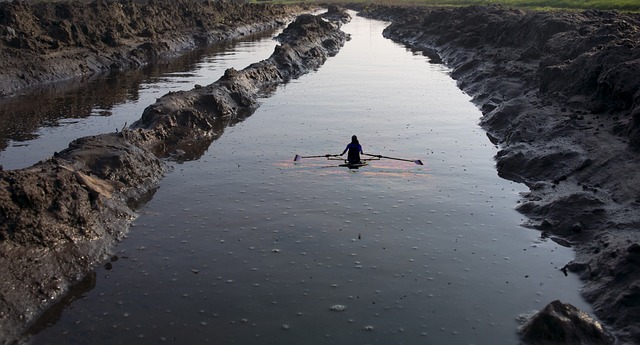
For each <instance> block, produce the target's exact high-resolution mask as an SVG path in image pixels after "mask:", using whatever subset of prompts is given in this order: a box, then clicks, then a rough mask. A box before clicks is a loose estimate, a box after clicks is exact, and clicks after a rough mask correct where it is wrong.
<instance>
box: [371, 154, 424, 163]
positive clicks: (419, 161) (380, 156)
mask: <svg viewBox="0 0 640 345" xmlns="http://www.w3.org/2000/svg"><path fill="white" fill-rule="evenodd" d="M363 155H365V156H369V157H378V158H386V159H395V160H397V161H404V162H413V163H416V164H418V165H424V164H422V161H421V160H419V159H416V160H413V159H404V158H395V157H387V156H382V155H370V154H366V153H363Z"/></svg>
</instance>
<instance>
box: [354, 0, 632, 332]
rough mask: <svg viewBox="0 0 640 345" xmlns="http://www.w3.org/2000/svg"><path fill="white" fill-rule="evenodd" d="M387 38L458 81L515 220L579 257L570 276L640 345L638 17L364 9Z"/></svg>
mask: <svg viewBox="0 0 640 345" xmlns="http://www.w3.org/2000/svg"><path fill="white" fill-rule="evenodd" d="M361 14H364V15H365V16H369V17H373V18H379V19H385V20H390V21H392V22H393V24H392V25H391V26H390V27H388V28H387V29H386V30H385V32H384V34H385V36H386V37H389V38H391V39H393V40H396V41H398V42H402V43H404V44H406V45H407V46H409V47H411V48H412V49H414V50H416V51H422V52H423V53H424V54H425V55H427V56H429V57H431V59H432V61H433V62H436V63H440V62H442V63H444V64H445V65H447V66H449V67H450V68H451V69H452V72H451V74H452V76H453V77H454V78H455V79H456V80H457V81H458V85H459V87H460V88H461V89H462V90H464V91H466V92H467V93H468V94H470V95H471V96H472V97H473V100H474V102H475V103H476V104H477V105H478V107H479V108H480V109H481V110H482V112H483V117H482V119H481V121H480V123H481V125H482V126H483V127H484V128H485V129H486V130H487V131H488V136H489V139H490V140H491V141H492V142H493V143H494V144H496V145H498V147H500V149H501V150H500V151H499V153H498V154H497V156H496V162H497V163H496V165H497V169H498V172H499V174H500V175H501V176H502V177H504V178H507V179H511V180H514V181H518V182H523V183H525V184H526V185H527V186H528V187H529V188H530V192H529V193H527V194H526V195H523V198H522V201H521V203H520V204H519V205H518V210H519V211H520V212H522V213H524V214H525V215H527V216H528V217H529V219H530V220H531V221H530V223H529V224H528V225H529V226H532V227H535V228H538V229H540V230H542V231H543V232H542V235H543V236H554V237H556V236H557V238H556V241H558V242H559V243H562V244H565V245H571V246H573V247H574V248H575V250H576V252H577V257H576V260H575V261H574V262H571V263H568V265H567V266H566V267H565V270H566V271H570V272H573V273H575V274H578V275H580V277H581V278H582V279H583V281H584V283H585V288H584V291H583V293H584V296H585V297H586V298H587V299H588V300H589V301H590V302H591V303H593V306H594V309H595V312H596V314H597V316H598V317H600V319H602V320H603V321H605V322H606V323H607V324H608V325H609V326H610V327H611V328H612V329H613V330H615V333H616V335H617V336H618V340H619V341H621V342H623V343H640V265H639V264H640V231H639V229H638V228H639V225H640V174H638V171H639V170H640V153H639V151H640V78H639V77H638V76H640V17H639V16H638V15H626V14H620V13H616V12H604V11H585V12H581V13H563V12H553V13H551V12H526V11H520V10H513V9H508V8H503V7H498V6H490V7H465V8H459V9H448V10H443V9H425V8H400V7H377V6H368V7H366V8H363V12H361Z"/></svg>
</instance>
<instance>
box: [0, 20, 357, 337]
mask: <svg viewBox="0 0 640 345" xmlns="http://www.w3.org/2000/svg"><path fill="white" fill-rule="evenodd" d="M347 39H348V35H346V34H345V33H344V32H342V31H341V30H340V29H339V25H338V24H336V23H330V22H327V21H325V20H322V19H321V18H320V17H316V16H313V15H308V14H305V15H301V16H299V17H298V18H297V19H296V20H295V21H294V22H293V23H292V24H290V25H289V26H288V27H287V28H286V29H285V30H284V31H283V32H282V34H280V35H279V36H278V41H279V42H280V45H278V46H277V47H276V49H275V51H274V53H273V54H272V56H271V57H269V58H268V59H266V60H263V61H260V62H257V63H254V64H252V65H250V66H248V67H247V68H245V69H243V70H241V71H236V70H234V69H230V70H227V71H226V72H225V75H224V76H223V77H222V78H220V79H219V80H218V81H216V82H215V83H213V84H210V85H207V86H196V88H194V89H193V90H191V91H183V92H175V93H169V94H167V95H165V96H163V97H162V98H160V99H159V100H158V101H157V103H155V104H153V105H151V106H149V107H148V108H147V109H146V110H145V111H144V114H143V115H142V117H141V118H140V120H138V121H137V122H135V123H134V124H132V125H131V126H130V127H128V128H123V129H122V130H120V131H117V132H114V133H106V134H102V135H97V136H91V137H85V138H80V139H77V140H75V141H73V142H72V143H71V144H70V145H69V148H67V149H65V150H64V151H62V152H59V153H55V154H54V156H53V157H52V158H50V159H48V160H46V161H42V162H40V163H38V164H36V165H34V166H32V167H30V168H26V169H22V170H15V171H0V276H1V277H2V280H0V343H11V342H12V341H14V340H15V339H18V338H19V337H20V334H21V333H22V332H23V331H24V330H25V329H26V328H27V327H29V325H31V324H32V323H33V322H34V320H35V319H36V318H37V317H38V316H39V315H40V314H42V312H43V311H44V310H45V309H46V308H47V307H48V306H50V305H52V304H53V303H54V302H55V301H57V300H59V299H60V298H62V297H63V296H64V295H65V294H66V292H67V291H68V290H69V286H70V284H73V283H76V282H80V284H91V282H90V281H89V282H88V283H87V281H86V279H84V281H83V278H84V277H86V276H87V274H89V280H90V272H91V270H92V268H94V267H95V266H96V265H98V264H101V263H104V262H105V261H108V260H109V258H108V257H109V253H110V250H111V248H112V245H113V243H114V242H115V241H117V240H119V239H121V238H122V237H123V236H124V235H125V233H126V230H127V228H128V225H129V223H130V221H131V220H132V219H133V218H134V217H135V216H136V214H135V209H136V207H137V206H138V205H139V204H140V203H143V202H145V201H146V200H148V198H150V197H151V196H152V195H153V192H154V188H155V186H156V184H157V181H158V180H159V179H160V178H161V177H162V176H163V174H164V173H165V172H166V165H165V163H163V159H167V158H169V157H172V158H173V159H178V160H181V159H183V160H186V159H192V158H197V157H199V155H201V154H202V153H203V152H204V150H205V149H206V148H207V147H208V146H209V145H210V144H211V142H212V141H213V140H214V139H215V138H216V137H217V136H218V135H220V133H221V132H222V129H224V127H225V126H227V125H229V124H233V123H236V122H238V121H241V120H242V119H243V118H244V117H246V116H248V115H250V114H251V113H252V112H253V111H254V110H255V109H256V107H257V106H258V98H259V97H262V96H264V95H265V94H268V93H269V92H270V91H272V90H273V89H274V88H275V87H276V86H277V85H279V84H282V83H286V82H288V81H289V80H291V79H292V78H296V77H298V76H300V75H302V74H305V73H307V72H308V71H310V70H313V69H316V68H318V67H320V66H321V65H322V64H323V63H324V62H325V61H326V59H327V58H328V57H330V56H332V55H335V54H336V53H337V52H338V51H339V49H340V48H341V47H342V46H343V45H344V43H345V41H346V40H347ZM112 259H114V258H112ZM107 264H108V263H107Z"/></svg>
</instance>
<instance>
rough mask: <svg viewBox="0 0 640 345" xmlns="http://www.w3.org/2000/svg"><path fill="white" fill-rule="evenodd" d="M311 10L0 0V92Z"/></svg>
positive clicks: (138, 59)
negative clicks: (9, 0) (7, 0)
mask: <svg viewBox="0 0 640 345" xmlns="http://www.w3.org/2000/svg"><path fill="white" fill-rule="evenodd" d="M308 9H309V8H308V7H305V6H297V5H288V6H283V5H272V4H251V5H249V4H236V3H233V2H229V1H212V0H206V1H193V0H176V1H149V2H148V3H146V4H141V3H140V2H135V1H133V0H130V1H127V0H122V1H104V0H100V1H95V2H92V3H88V4H85V3H81V2H36V3H26V2H21V1H12V2H0V96H4V95H10V94H14V93H16V92H20V91H21V90H24V89H27V88H29V87H31V86H36V85H42V84H43V83H51V82H56V81H60V80H67V79H70V78H77V77H82V78H91V77H95V76H97V75H101V74H104V73H105V72H112V71H121V70H127V69H132V68H138V67H140V66H142V65H145V64H148V63H150V62H153V61H157V60H159V59H162V58H170V57H175V55H176V54H178V53H179V52H180V51H184V50H188V49H193V48H195V47H198V46H204V45H208V44H212V43H215V42H219V41H222V40H226V39H229V38H233V37H238V36H241V35H245V34H248V33H251V32H254V31H260V30H264V29H266V28H269V27H276V26H280V25H284V24H285V23H286V22H287V21H288V20H289V19H291V18H292V17H293V15H295V14H299V13H302V12H303V11H305V10H308Z"/></svg>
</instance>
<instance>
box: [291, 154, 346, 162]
mask: <svg viewBox="0 0 640 345" xmlns="http://www.w3.org/2000/svg"><path fill="white" fill-rule="evenodd" d="M338 156H340V155H330V154H326V155H321V156H320V155H318V156H300V155H296V156H295V157H294V158H293V161H294V162H298V161H300V160H301V159H302V158H322V157H324V158H329V157H338Z"/></svg>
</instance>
